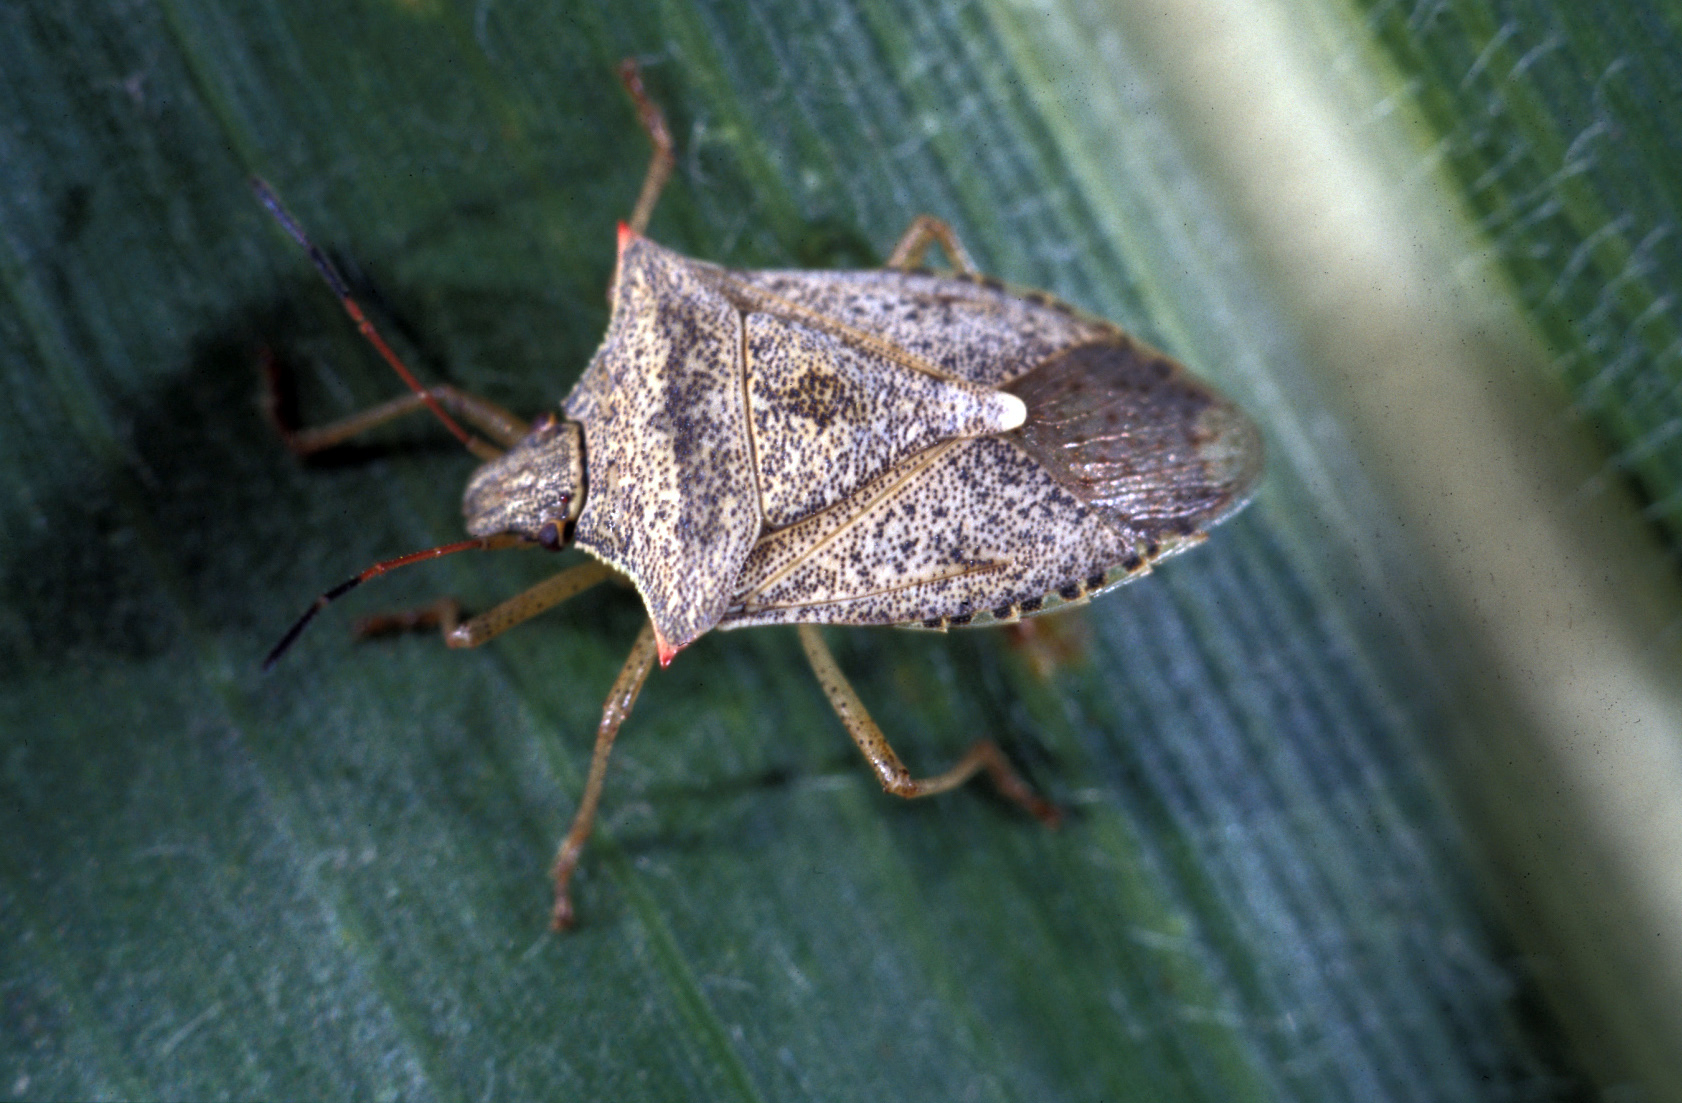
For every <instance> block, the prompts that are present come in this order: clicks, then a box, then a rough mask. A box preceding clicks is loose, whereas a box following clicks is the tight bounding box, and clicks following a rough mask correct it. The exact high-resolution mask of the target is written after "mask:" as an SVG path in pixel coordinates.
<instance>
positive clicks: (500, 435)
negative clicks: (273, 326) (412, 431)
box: [261, 349, 530, 460]
mask: <svg viewBox="0 0 1682 1103" xmlns="http://www.w3.org/2000/svg"><path fill="white" fill-rule="evenodd" d="M261 367H262V371H263V383H264V387H265V394H264V408H265V409H266V411H267V412H268V415H269V423H270V424H271V425H273V426H274V429H275V432H276V433H277V434H278V435H279V436H280V439H281V441H282V443H284V444H285V445H286V447H288V448H290V449H291V450H292V452H293V453H294V454H295V455H299V456H311V455H314V454H315V453H317V452H324V451H326V450H327V449H329V448H336V447H338V446H339V445H341V444H344V443H345V442H346V441H348V440H350V439H351V438H353V437H357V436H360V435H362V434H363V433H366V432H367V431H368V430H370V429H375V428H378V427H379V426H381V425H384V424H385V423H386V422H388V421H395V420H397V419H398V418H400V417H406V416H408V415H409V414H415V413H420V412H421V411H423V410H425V409H427V408H428V405H427V402H428V399H431V400H432V401H433V402H436V403H438V404H439V405H440V406H442V407H444V408H445V409H447V410H449V411H450V412H451V413H454V414H456V415H458V416H460V417H461V418H462V419H463V420H465V421H467V422H468V424H470V425H472V426H473V427H474V428H476V429H478V430H479V431H480V432H482V433H484V434H485V435H486V436H487V437H490V438H491V440H493V441H495V442H496V444H497V445H500V446H501V447H495V446H492V445H490V444H487V443H486V442H484V441H482V440H477V439H475V440H473V441H472V442H471V443H469V445H468V448H469V449H470V450H471V451H472V452H473V454H474V455H476V456H478V457H479V458H480V459H482V460H488V459H494V458H496V457H497V456H499V455H501V454H502V449H503V448H512V447H513V446H514V445H515V444H517V443H519V441H520V438H522V437H524V436H525V435H526V433H527V432H529V431H530V427H529V426H527V425H526V423H525V422H524V421H522V420H520V419H519V418H517V417H515V416H514V415H513V414H511V413H509V412H508V411H507V410H505V409H503V408H502V407H501V406H498V405H497V404H496V403H494V402H491V401H489V400H488V399H483V398H480V397H478V396H477V395H471V394H468V393H466V392H465V391H458V390H456V389H455V388H454V387H451V386H449V385H448V384H443V385H439V386H436V387H428V388H427V389H426V392H425V393H424V394H406V395H399V396H398V397H396V398H393V399H390V400H388V401H385V402H381V403H380V404H379V405H377V406H371V407H369V408H368V409H366V410H362V411H360V412H358V413H354V414H351V415H349V416H348V417H342V418H340V419H338V420H337V421H332V422H329V423H327V424H326V425H316V426H311V427H309V428H300V427H298V426H297V425H296V424H295V422H294V419H293V417H292V401H291V394H290V390H291V388H290V386H289V381H288V380H287V377H286V372H285V371H284V369H282V367H281V365H280V362H279V360H278V359H276V357H275V355H274V353H273V352H272V351H270V350H269V349H264V350H263V352H262V363H261Z"/></svg>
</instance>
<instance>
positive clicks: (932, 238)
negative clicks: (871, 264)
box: [884, 214, 981, 276]
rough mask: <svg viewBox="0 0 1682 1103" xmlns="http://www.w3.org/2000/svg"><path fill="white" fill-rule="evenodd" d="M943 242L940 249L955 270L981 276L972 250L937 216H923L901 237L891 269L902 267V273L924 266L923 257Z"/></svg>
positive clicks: (892, 255) (891, 256) (913, 221)
mask: <svg viewBox="0 0 1682 1103" xmlns="http://www.w3.org/2000/svg"><path fill="white" fill-rule="evenodd" d="M936 242H939V243H940V248H941V249H942V251H944V252H945V253H946V259H947V261H949V262H950V263H951V265H952V269H953V271H955V272H957V273H958V274H959V275H963V276H978V275H980V274H981V270H980V269H979V268H977V267H976V266H975V262H974V261H973V260H971V259H969V251H968V250H966V249H965V248H964V243H963V242H961V241H959V240H958V234H957V232H956V231H954V230H953V229H952V227H950V226H948V225H947V224H946V223H944V222H942V221H941V220H940V219H938V218H935V217H934V216H933V215H926V214H920V215H918V216H917V217H916V218H914V219H912V220H911V225H909V226H907V227H906V228H905V233H903V234H901V235H900V237H899V244H898V245H895V246H894V251H893V253H892V254H890V255H889V257H888V263H887V264H886V265H885V266H884V267H887V268H898V269H900V270H902V271H904V270H907V269H911V268H916V267H918V266H919V265H921V264H922V263H923V257H924V255H925V254H926V253H928V251H929V246H930V245H933V244H934V243H936Z"/></svg>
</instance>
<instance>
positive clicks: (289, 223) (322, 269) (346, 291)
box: [251, 176, 497, 458]
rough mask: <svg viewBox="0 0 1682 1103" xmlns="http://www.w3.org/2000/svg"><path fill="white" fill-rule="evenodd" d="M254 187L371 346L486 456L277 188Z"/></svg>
mask: <svg viewBox="0 0 1682 1103" xmlns="http://www.w3.org/2000/svg"><path fill="white" fill-rule="evenodd" d="M251 190H252V191H253V192H255V193H256V195H257V201H258V202H259V203H261V204H263V206H264V207H265V208H267V209H268V212H269V213H270V214H271V215H273V216H274V219H275V221H276V222H278V223H280V226H281V229H283V230H285V231H286V232H287V234H289V235H290V236H291V238H292V240H293V241H296V242H297V243H298V244H299V245H300V246H302V247H303V250H304V252H305V253H307V254H309V258H310V263H312V264H314V265H315V270H316V271H317V272H319V273H321V278H322V279H323V280H325V281H327V286H328V287H330V288H332V290H333V294H334V295H335V296H337V297H338V300H339V305H340V306H342V307H344V310H345V313H346V314H348V315H350V320H351V321H352V322H354V323H356V329H357V332H358V333H360V334H362V336H363V338H364V339H365V340H367V342H368V343H369V344H370V345H373V346H374V351H375V352H378V353H379V354H380V358H381V359H383V360H384V361H385V362H386V363H387V364H389V365H390V366H391V369H392V370H393V371H395V372H396V373H397V374H398V376H399V377H400V378H401V379H402V380H403V382H404V383H406V384H407V385H408V387H409V389H410V390H411V391H414V392H415V394H416V395H418V396H419V397H420V400H421V401H422V402H424V403H426V407H427V409H429V410H431V411H432V413H433V415H434V416H435V417H437V419H438V420H439V421H441V422H443V424H444V427H445V428H447V429H448V430H449V431H450V432H452V433H454V434H455V436H456V439H457V440H460V441H461V443H462V444H464V445H466V446H467V448H468V449H469V450H470V451H472V452H473V453H474V454H475V455H480V456H481V458H483V452H482V449H485V448H488V447H490V446H488V445H486V444H485V443H484V442H483V441H480V440H478V439H477V438H475V437H474V436H473V434H471V433H469V432H468V431H467V430H466V429H463V428H462V427H461V426H460V425H459V424H457V422H456V420H455V418H453V417H451V416H450V415H449V414H447V413H445V412H444V407H443V405H442V404H441V403H440V402H439V401H438V400H437V398H435V397H434V396H433V395H432V393H431V392H430V391H428V390H427V388H425V387H423V386H421V383H420V380H418V379H416V378H415V375H414V373H413V372H411V371H410V370H409V367H408V365H407V364H405V363H403V360H402V358H401V357H400V356H398V355H397V353H395V352H393V351H392V349H391V346H390V345H388V344H386V342H385V338H384V337H381V336H380V331H379V330H377V329H375V328H374V323H373V322H371V321H369V320H368V316H367V315H366V314H364V313H363V312H362V305H361V304H360V303H358V302H357V301H356V298H355V297H354V296H353V295H352V294H351V293H350V286H349V285H348V284H346V283H345V280H344V277H343V276H341V275H339V270H338V269H337V268H335V267H333V262H332V261H331V260H329V259H328V257H327V254H326V253H324V252H322V251H321V248H320V247H319V246H317V245H316V244H315V242H313V241H311V240H310V237H309V235H308V234H306V233H304V228H303V226H302V225H301V224H299V222H298V220H297V219H295V218H293V217H292V213H291V212H290V211H288V210H287V209H286V206H285V204H283V203H281V201H280V197H279V196H278V195H276V194H275V191H274V189H273V188H271V187H270V186H269V184H268V182H267V181H266V180H264V179H263V178H262V177H260V176H253V177H252V178H251ZM491 454H492V455H495V454H497V453H496V451H495V450H494V449H492V452H491Z"/></svg>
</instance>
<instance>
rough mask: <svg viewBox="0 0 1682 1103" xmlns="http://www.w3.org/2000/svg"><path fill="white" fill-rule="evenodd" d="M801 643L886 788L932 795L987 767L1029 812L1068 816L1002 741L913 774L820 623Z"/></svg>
mask: <svg viewBox="0 0 1682 1103" xmlns="http://www.w3.org/2000/svg"><path fill="white" fill-rule="evenodd" d="M800 644H801V646H802V647H803V648H805V651H806V658H807V660H808V661H810V662H811V664H812V673H814V674H816V675H817V677H818V685H820V686H821V687H823V691H824V695H825V696H826V697H828V698H829V703H830V706H831V707H832V708H834V709H835V715H836V716H838V717H839V718H840V719H841V723H842V725H843V726H845V727H846V729H847V734H848V735H851V736H852V737H853V742H854V743H856V744H858V748H859V750H860V751H861V752H863V754H864V757H865V761H867V762H869V763H870V768H871V769H872V770H874V771H876V780H878V781H880V782H881V783H882V788H883V789H885V790H886V791H888V792H889V793H892V794H893V795H894V796H896V797H905V798H907V799H911V798H915V797H932V796H934V795H935V794H936V793H944V792H946V791H947V790H949V789H956V788H957V787H958V786H960V785H962V784H963V783H964V782H966V781H968V780H969V779H970V778H972V777H974V776H975V775H976V774H978V773H980V772H981V771H982V770H985V771H987V776H988V777H989V778H991V779H992V781H993V787H994V788H995V789H997V790H998V791H999V795H1000V796H1002V797H1004V798H1005V799H1006V800H1008V801H1010V802H1011V803H1013V804H1016V805H1018V806H1019V807H1021V808H1022V809H1024V810H1025V811H1026V812H1027V813H1028V814H1029V815H1031V816H1033V817H1034V818H1035V819H1037V820H1039V821H1040V822H1041V823H1043V824H1045V825H1046V826H1047V827H1056V826H1057V825H1058V824H1059V823H1061V822H1062V820H1063V814H1062V813H1061V812H1060V811H1058V809H1057V806H1056V805H1055V804H1052V803H1051V802H1050V801H1048V800H1046V799H1045V798H1044V797H1042V796H1040V795H1039V794H1038V793H1036V792H1034V787H1033V786H1031V785H1029V784H1028V783H1027V782H1026V781H1024V780H1022V775H1021V774H1019V773H1017V772H1016V768H1015V767H1013V766H1012V765H1011V764H1010V760H1009V759H1007V758H1006V757H1005V755H1004V752H1003V751H1001V750H999V745H998V744H997V743H995V742H993V741H992V740H991V739H978V740H976V742H975V743H974V744H973V745H971V747H970V749H969V750H968V751H966V752H964V756H963V757H962V758H960V759H959V760H958V762H957V764H956V765H954V766H952V767H951V768H950V769H948V770H946V771H945V772H944V773H940V774H935V775H934V776H933V777H922V778H918V777H912V776H911V771H910V770H908V769H906V768H905V763H903V762H901V761H900V758H899V755H898V754H896V753H894V749H893V747H892V746H891V745H890V744H889V743H888V739H887V737H886V736H884V735H883V734H882V729H881V728H880V727H878V726H877V725H876V721H875V720H872V719H871V718H870V713H869V712H868V711H866V709H865V707H864V702H863V701H861V700H859V695H858V691H856V690H855V689H853V686H852V683H851V682H849V681H848V680H847V676H846V675H845V674H843V673H842V672H841V667H840V665H839V664H838V663H836V661H835V656H834V654H832V653H831V652H830V650H829V645H828V644H827V643H825V642H824V640H823V636H822V635H820V634H819V633H818V629H817V626H816V625H812V624H802V625H800Z"/></svg>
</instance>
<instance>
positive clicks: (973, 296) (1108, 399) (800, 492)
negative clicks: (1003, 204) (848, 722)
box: [566, 235, 1261, 650]
mask: <svg viewBox="0 0 1682 1103" xmlns="http://www.w3.org/2000/svg"><path fill="white" fill-rule="evenodd" d="M1018 400H1020V403H1021V405H1019V404H1018ZM1024 408H1025V409H1026V413H1027V421H1026V423H1025V424H1022V425H1021V426H1020V428H1017V427H1016V419H1017V418H1018V417H1020V416H1021V414H1022V411H1023V410H1024ZM566 411H567V413H568V414H569V415H570V416H571V417H572V418H574V419H576V420H577V421H578V422H580V423H582V425H583V427H584V438H585V447H584V453H585V456H586V458H587V465H588V476H587V494H586V500H585V503H584V508H583V513H582V514H581V515H580V516H579V518H578V523H577V542H578V545H579V546H580V547H582V548H584V549H585V550H586V551H589V552H590V553H591V554H593V555H595V556H597V557H598V558H600V559H602V560H604V561H606V562H607V563H609V564H611V565H612V566H614V567H615V568H617V569H619V570H620V571H622V572H624V573H625V574H626V575H627V576H629V577H630V578H631V580H632V581H633V582H634V583H635V584H636V586H637V588H638V590H639V591H640V592H641V593H642V596H643V599H644V601H645V602H646V603H647V605H648V610H649V615H650V617H651V618H652V620H653V621H654V624H655V628H656V630H657V632H658V633H659V635H660V638H661V641H662V644H663V649H664V650H670V649H674V648H677V647H682V646H684V645H686V644H688V643H690V642H691V641H693V640H694V639H695V638H696V637H698V636H700V635H701V634H702V633H704V632H706V631H707V630H709V629H711V628H713V627H715V626H717V627H726V628H736V627H744V626H747V625H752V624H770V623H793V622H803V621H804V622H829V623H840V624H914V625H922V626H927V627H936V628H944V627H948V626H952V625H961V624H972V623H975V624H979V623H993V622H997V621H1001V620H1013V619H1016V618H1017V617H1018V616H1026V615H1032V614H1033V613H1036V612H1043V611H1047V610H1050V609H1052V608H1056V607H1059V606H1061V605H1064V604H1068V603H1070V602H1075V601H1083V600H1085V599H1087V598H1088V597H1090V596H1091V594H1093V593H1095V592H1097V591H1098V590H1101V589H1104V588H1107V587H1109V586H1112V585H1116V584H1118V583H1120V582H1123V581H1126V580H1127V579H1129V578H1132V577H1135V576H1137V575H1139V574H1142V573H1144V572H1145V571H1147V570H1149V569H1150V564H1151V563H1152V562H1153V561H1154V560H1156V559H1158V558H1161V557H1162V556H1163V555H1166V554H1169V553H1171V552H1173V551H1177V550H1180V549H1182V548H1185V547H1189V546H1190V545H1191V544H1193V543H1196V542H1197V541H1198V540H1200V539H1202V536H1203V532H1204V530H1205V529H1206V528H1207V527H1208V526H1209V525H1211V524H1213V523H1215V522H1216V521H1218V520H1220V519H1221V518H1222V517H1224V516H1226V515H1228V514H1230V513H1231V512H1232V511H1233V510H1235V509H1237V508H1238V506H1240V505H1242V504H1243V501H1244V499H1245V497H1246V496H1247V495H1248V494H1249V492H1250V490H1251V489H1252V487H1253V486H1254V484H1255V482H1256V479H1257V477H1258V476H1259V474H1260V470H1261V440H1260V436H1259V434H1257V432H1256V430H1255V427H1254V426H1253V425H1252V424H1251V423H1250V421H1249V420H1248V419H1247V418H1246V417H1245V416H1244V415H1243V414H1242V413H1241V412H1239V411H1238V410H1237V409H1236V408H1235V407H1233V406H1232V405H1231V404H1230V403H1229V402H1227V401H1226V400H1225V399H1224V398H1222V397H1221V396H1219V395H1218V394H1216V393H1215V392H1214V391H1212V390H1211V389H1210V388H1208V387H1207V386H1205V385H1204V384H1203V383H1201V382H1199V381H1198V380H1197V379H1196V378H1195V377H1193V376H1192V375H1191V374H1190V373H1189V372H1187V371H1186V370H1185V369H1184V368H1182V367H1180V366H1179V365H1178V364H1176V363H1174V362H1173V361H1172V360H1169V359H1168V358H1167V357H1165V356H1163V355H1162V354H1161V353H1158V352H1156V351H1155V350H1152V349H1150V348H1148V347H1147V346H1144V345H1141V344H1139V343H1137V342H1135V341H1133V340H1132V339H1131V338H1129V337H1127V335H1126V334H1124V333H1122V332H1121V331H1120V330H1118V329H1116V328H1115V327H1114V326H1111V325H1109V324H1108V323H1106V322H1103V321H1100V320H1097V319H1092V318H1087V317H1085V316H1083V315H1080V314H1078V313H1077V312H1075V311H1073V310H1071V309H1070V308H1068V307H1066V306H1064V305H1063V304H1061V303H1058V302H1056V301H1055V300H1053V299H1050V298H1049V297H1047V296H1044V295H1042V294H1040V293H1038V292H1017V291H1011V290H1009V289H1006V288H1004V287H1002V286H1001V285H999V284H997V283H995V282H994V281H991V280H985V279H972V278H966V277H953V276H936V275H930V274H927V273H905V272H899V271H892V270H884V271H870V272H734V271H730V270H727V269H723V268H720V267H718V266H716V265H711V264H706V263H704V262H701V261H694V260H690V259H688V258H686V257H682V256H680V255H678V254H676V253H673V252H671V251H670V250H667V249H663V248H661V247H660V246H658V245H655V244H654V243H652V242H650V241H648V240H646V239H644V238H641V237H637V236H635V235H627V236H626V237H625V239H624V243H623V246H622V249H621V253H620V260H619V272H618V275H617V282H616V285H615V304H614V313H613V320H612V322H611V323H610V325H609V327H608V333H607V337H606V339H605V340H604V341H603V343H602V347H601V349H600V350H599V351H598V352H597V353H596V356H595V359H594V360H593V361H592V362H591V364H590V367H589V369H588V371H586V372H585V374H584V376H583V378H582V379H580V380H579V383H578V386H577V387H576V388H575V389H574V390H573V392H572V394H571V395H570V396H569V397H568V399H567V402H566Z"/></svg>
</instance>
